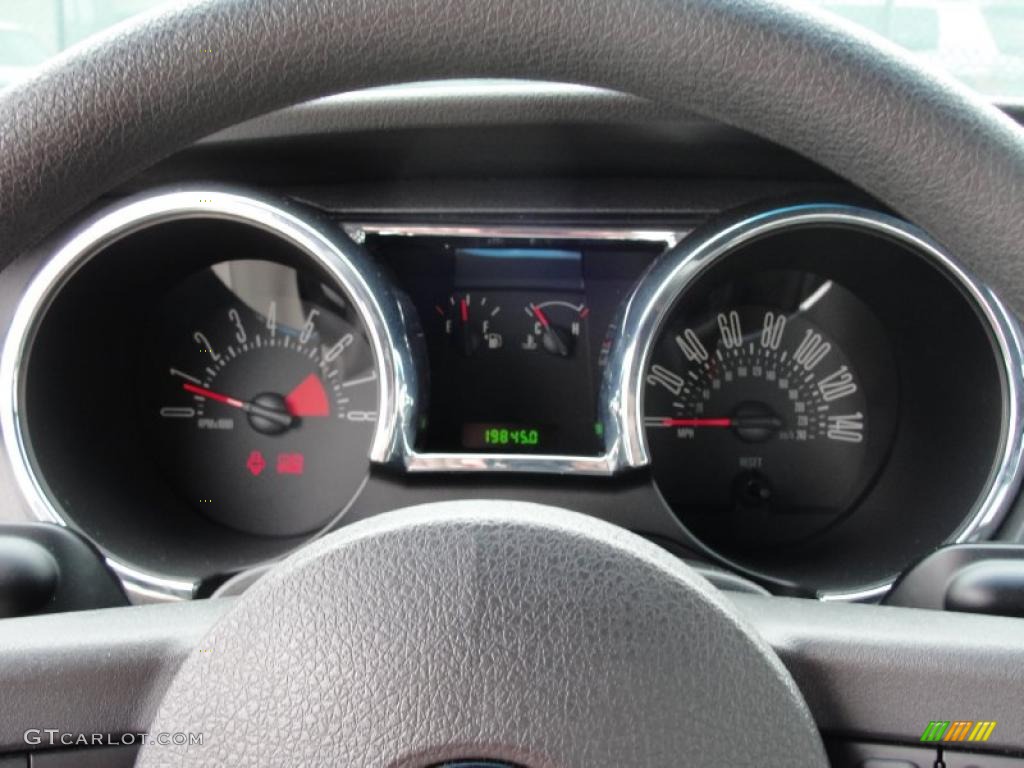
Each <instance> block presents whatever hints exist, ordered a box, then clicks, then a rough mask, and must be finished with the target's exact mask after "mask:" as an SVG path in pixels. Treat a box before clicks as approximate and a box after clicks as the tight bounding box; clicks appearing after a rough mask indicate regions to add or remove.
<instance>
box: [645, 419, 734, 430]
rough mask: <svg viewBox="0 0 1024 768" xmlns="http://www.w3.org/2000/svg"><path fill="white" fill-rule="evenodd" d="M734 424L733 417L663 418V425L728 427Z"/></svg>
mask: <svg viewBox="0 0 1024 768" xmlns="http://www.w3.org/2000/svg"><path fill="white" fill-rule="evenodd" d="M732 425H733V422H732V419H671V418H669V419H662V420H661V426H663V427H719V428H728V427H731V426H732Z"/></svg>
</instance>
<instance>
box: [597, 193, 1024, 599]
mask: <svg viewBox="0 0 1024 768" xmlns="http://www.w3.org/2000/svg"><path fill="white" fill-rule="evenodd" d="M815 224H834V225H840V226H846V227H851V228H855V229H860V230H862V231H867V232H869V233H873V234H876V235H883V236H886V237H889V238H890V239H893V240H895V241H896V242H898V243H901V244H903V245H904V246H907V247H909V248H910V250H912V251H914V252H915V253H917V254H918V255H919V256H921V257H923V258H925V259H927V260H928V261H929V262H930V263H932V265H933V266H935V267H937V268H938V269H939V270H940V271H941V272H942V273H943V274H945V275H946V276H947V277H948V278H950V279H951V280H952V281H953V282H954V283H955V284H956V285H957V286H958V287H959V288H960V289H961V290H962V291H963V292H964V293H965V295H966V297H967V298H968V299H969V300H970V301H971V303H972V304H973V305H974V306H975V309H976V310H977V311H978V312H979V314H980V317H981V319H982V321H983V322H984V324H985V325H986V327H987V331H988V333H989V335H990V337H991V338H992V339H993V341H994V343H995V347H996V349H997V352H996V354H997V357H998V358H999V359H998V362H999V368H1000V370H1001V376H1002V385H1003V387H1004V392H1005V403H1004V408H1005V411H1006V413H1005V415H1004V423H1003V425H1002V428H1003V434H1002V436H1001V445H1000V449H999V457H998V460H997V461H996V463H995V464H994V467H993V470H992V472H991V473H990V475H989V479H988V481H987V483H986V485H985V487H984V489H983V490H982V491H981V493H980V494H979V496H978V500H977V501H976V502H975V505H974V507H973V508H972V510H971V512H970V514H969V515H967V516H966V518H965V519H964V521H963V523H962V524H961V525H960V527H959V528H957V530H956V531H955V532H954V533H953V534H952V535H951V536H950V537H949V538H948V539H947V541H946V543H957V544H959V543H964V542H970V541H978V540H984V539H987V538H989V537H990V536H991V535H992V534H993V533H994V532H995V530H996V529H997V527H998V526H999V524H1000V523H1001V522H1002V520H1003V518H1004V517H1005V515H1006V512H1007V511H1008V509H1009V508H1010V506H1011V505H1012V503H1013V500H1014V498H1015V496H1016V492H1017V490H1018V489H1019V487H1020V484H1021V475H1022V470H1024V422H1022V413H1021V407H1022V393H1024V353H1022V334H1021V329H1020V325H1019V324H1018V322H1017V321H1016V319H1015V318H1014V317H1013V316H1012V315H1011V314H1010V312H1009V310H1008V309H1007V307H1006V306H1005V305H1004V304H1003V302H1002V301H1001V300H1000V299H999V297H998V296H996V294H995V293H994V292H993V291H992V290H991V289H990V288H989V287H988V286H986V285H984V284H983V283H981V282H980V281H978V280H977V279H975V278H974V277H972V276H971V275H970V274H969V273H968V272H967V271H966V270H965V269H964V268H963V267H962V266H961V265H960V263H959V262H958V261H957V260H956V259H955V258H953V257H952V256H951V255H949V254H948V253H947V252H946V251H945V250H944V249H943V248H942V246H940V245H939V244H938V243H936V242H935V241H934V240H932V239H931V238H930V237H929V236H928V235H927V234H925V233H924V232H923V231H922V230H920V229H918V228H917V227H915V226H913V225H911V224H909V223H907V222H905V221H903V220H902V219H898V218H896V217H893V216H889V215H886V214H883V213H880V212H877V211H873V210H870V209H866V208H861V207H856V206H848V205H838V204H830V203H812V204H805V205H796V206H789V207H784V208H776V209H771V210H768V211H763V212H761V213H758V214H755V215H753V216H749V217H747V218H743V219H740V220H738V221H736V222H734V223H732V224H731V225H729V226H726V227H725V228H724V229H718V230H716V231H714V232H712V233H710V234H708V235H707V236H705V237H699V236H698V237H694V236H691V237H688V238H687V239H685V240H684V241H683V242H682V244H681V245H680V246H679V247H678V248H676V249H675V250H673V251H670V252H669V253H667V254H666V255H665V256H663V257H662V258H661V259H659V260H658V261H656V262H655V264H654V265H653V266H652V267H651V270H650V271H649V272H648V274H647V275H645V276H644V277H643V278H642V280H641V283H640V285H639V286H638V287H637V289H636V291H635V292H634V293H633V295H632V296H631V297H630V299H629V300H628V302H627V304H626V307H625V309H624V311H623V319H622V332H621V336H620V338H619V340H618V344H617V345H616V346H615V348H614V349H613V350H612V353H611V359H610V360H609V365H608V370H609V371H610V372H617V375H612V376H610V377H609V379H608V380H606V382H605V387H606V389H605V393H604V397H605V399H606V401H607V402H608V404H609V405H608V407H609V409H610V410H612V411H613V412H614V413H616V414H617V417H618V418H617V420H618V421H619V422H620V423H623V424H625V425H627V427H626V429H625V430H624V431H623V434H622V435H621V449H622V451H623V456H622V461H623V463H624V464H625V465H626V466H629V467H644V466H648V465H650V463H651V459H650V452H649V450H648V446H647V436H646V433H645V430H644V428H643V391H644V371H645V370H646V369H647V365H648V363H649V361H650V358H651V355H652V354H653V347H654V343H655V340H656V339H657V335H658V333H659V331H660V330H661V328H662V327H663V325H664V323H665V322H666V321H667V319H668V317H669V315H670V314H671V312H672V310H673V308H674V307H675V305H676V302H677V300H678V299H679V297H680V296H682V295H683V293H684V292H685V291H686V290H687V289H688V288H690V287H691V286H692V285H693V283H694V282H695V281H696V280H697V279H698V278H699V277H700V276H701V275H703V274H704V273H705V271H706V270H707V269H708V268H709V267H710V266H711V265H712V264H714V263H716V262H717V261H718V260H719V259H720V258H722V257H725V256H727V255H728V254H730V253H732V252H734V251H735V250H736V249H737V248H739V247H741V246H743V245H745V244H746V243H748V242H751V241H752V240H754V239H757V238H761V237H764V236H765V235H768V234H772V233H776V232H779V231H782V230H786V229H790V228H793V227H800V226H807V225H815ZM892 584H893V582H892V581H884V582H878V583H873V584H867V585H864V586H863V587H861V588H857V589H852V590H843V591H835V592H832V591H823V592H819V594H818V597H819V598H820V599H822V600H839V601H864V600H874V599H878V598H880V597H882V596H884V595H885V594H886V593H887V592H888V591H889V590H890V589H891V587H892Z"/></svg>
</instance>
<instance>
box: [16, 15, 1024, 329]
mask: <svg viewBox="0 0 1024 768" xmlns="http://www.w3.org/2000/svg"><path fill="white" fill-rule="evenodd" d="M89 46H91V47H85V48H81V49H78V50H75V51H72V52H69V53H68V54H66V55H65V56H64V57H62V58H60V59H58V60H57V61H56V62H55V63H54V64H52V65H51V66H50V67H49V68H47V69H46V70H45V71H44V72H43V73H42V74H40V75H39V76H38V77H37V78H35V79H34V80H31V81H28V82H26V83H24V84H22V85H20V86H18V87H15V88H13V89H10V90H8V91H6V92H5V93H4V94H3V95H2V96H0V212H2V213H0V241H2V242H3V243H4V244H5V254H4V259H5V260H10V259H11V258H13V257H14V256H15V255H16V254H17V253H18V252H19V251H21V250H22V248H24V247H25V246H26V245H27V244H28V243H30V242H31V241H33V240H35V239H37V238H38V237H40V236H41V235H42V234H43V233H45V232H46V231H47V230H49V229H51V228H52V227H53V226H54V225H56V224H57V223H59V221H61V220H62V219H64V218H66V217H67V216H69V215H70V214H72V213H73V212H74V211H76V210H77V209H78V208H80V207H81V206H82V205H84V204H86V203H87V202H88V201H90V200H92V199H93V198H95V197H96V196H97V195H98V194H100V193H102V192H103V191H105V190H107V189H109V188H110V187H111V186H112V185H114V184H115V183H116V182H118V181H122V180H124V179H126V178H128V177H129V176H130V175H131V174H133V173H134V172H137V171H139V170H141V169H142V168H144V167H146V166H147V165H149V164H150V163H152V162H153V161H154V160H156V159H158V158H160V157H163V156H166V155H167V154H169V153H171V152H173V151H174V150H176V149H178V148H181V147H183V146H185V145H187V144H189V143H191V142H193V141H195V140H197V139H199V138H201V137H203V136H206V135H209V134H211V133H213V132H215V131H217V130H220V129H223V128H225V127H227V126H229V125H232V124H235V123H237V122H239V121H242V120H244V119H247V118H251V117H253V116H255V115H259V114H262V113H265V112H268V111H271V110H273V109H277V108H280V107H283V106H286V105H288V104H291V103H297V102H300V101H304V100H307V99H310V98H313V97H316V96H322V95H325V94H328V93H333V92H338V91H342V90H346V89H352V88H357V87H365V86H371V85H380V84H386V83H393V82H401V81H408V80H423V79H437V78H444V77H467V76H488V77H521V78H527V79H546V80H560V81H569V82H577V83H584V84H591V85H598V86H603V87H608V88H612V89H615V90H619V91H623V92H628V93H633V94H637V95H639V96H643V97H646V98H650V99H652V100H655V101H662V102H669V103H674V104H676V105H685V106H686V107H687V108H690V109H693V110H694V111H695V112H697V113H699V114H704V115H707V116H711V117H714V118H718V119H721V120H722V121H724V122H726V123H730V124H733V125H737V126H740V127H743V128H745V129H749V130H751V131H753V132H754V133H757V134H759V135H762V136H764V137H767V138H770V139H773V140H775V141H778V142H779V143H781V144H783V145H785V146H788V147H790V148H793V149H795V150H797V151H799V152H801V153H803V154H806V155H807V156H809V157H811V158H813V159H815V160H817V161H819V162H821V163H822V164H823V165H825V166H826V167H828V168H830V169H831V170H834V171H836V172H837V173H839V174H840V175H843V176H845V177H847V178H848V179H850V180H851V181H853V182H854V183H856V184H858V185H860V186H862V187H863V188H865V189H866V190H868V191H869V192H871V193H873V194H875V195H877V196H878V197H879V198H880V199H881V200H882V201H884V202H886V203H888V204H891V205H892V206H893V207H894V208H895V209H896V210H897V211H898V212H900V213H901V214H903V215H905V216H906V217H907V218H909V219H911V220H912V221H915V222H916V223H918V224H920V225H921V226H923V227H924V228H925V229H927V230H929V231H930V232H931V234H932V235H933V236H935V237H936V238H938V239H939V240H940V241H942V242H944V243H945V244H946V245H947V246H948V247H949V248H951V249H952V251H953V252H954V253H956V254H957V255H958V256H959V257H960V258H961V259H963V260H964V261H965V262H966V263H967V264H968V265H969V266H970V267H971V268H972V269H974V270H975V271H976V272H977V273H978V274H979V275H980V276H981V277H982V278H984V279H986V280H988V281H989V282H991V283H992V284H993V285H994V286H995V287H996V288H999V289H1002V290H1003V292H1004V295H1005V296H1007V298H1008V299H1009V300H1010V302H1011V303H1012V304H1014V306H1015V307H1017V308H1018V309H1019V308H1021V307H1022V306H1024V265H1022V264H1021V261H1020V259H1019V258H1018V249H1019V244H1020V242H1022V241H1024V216H1021V215H1020V214H1021V202H1020V201H1021V200H1022V199H1024V196H1022V192H1024V140H1022V138H1021V136H1022V134H1021V131H1020V129H1019V128H1018V127H1016V126H1015V125H1014V124H1013V123H1012V121H1010V120H1009V119H1008V118H1006V117H1005V116H1004V115H1002V114H1001V113H999V112H998V111H997V110H996V109H995V108H993V107H991V106H990V105H987V104H985V103H983V102H982V101H981V100H980V99H978V98H976V97H974V96H972V95H971V94H970V93H969V92H967V91H966V90H964V89H961V88H960V87H959V86H957V85H955V84H953V83H952V81H947V80H942V79H940V78H939V77H938V76H935V75H929V74H928V73H926V72H924V71H923V70H920V69H918V68H917V67H916V65H914V64H912V63H911V62H910V60H909V59H908V58H905V57H903V56H902V55H901V54H899V53H898V52H897V51H896V50H895V49H894V48H889V47H884V44H882V43H881V42H877V41H876V43H872V42H870V41H869V40H868V39H867V38H863V37H858V36H856V35H855V34H854V33H853V32H850V31H845V30H842V29H840V28H837V27H834V26H830V25H829V23H828V22H826V21H824V20H823V19H822V18H819V17H815V16H813V15H812V12H811V11H809V10H807V11H805V10H795V9H793V8H792V7H790V6H787V5H785V4H783V3H781V2H765V1H764V0H757V1H755V0H680V1H679V2H671V3H667V2H655V1H654V0H628V1H627V2H621V0H595V2H591V3H585V4H580V3H561V2H556V3H550V2H545V1H544V0H513V1H512V2H504V1H503V2H479V1H478V0H457V1H456V2H451V0H420V1H417V2H413V1H412V0H385V1H384V2H374V3H370V2H365V1H363V0H333V1H332V0H254V1H251V0H220V1H218V2H194V3H188V4H184V5H181V6H176V7H174V8H172V9H169V10H166V11H163V12H161V13H158V14H155V15H153V16H151V17H149V18H148V19H145V20H143V21H140V22H138V23H136V24H134V25H129V26H125V27H121V28H119V29H118V30H117V31H115V32H114V33H112V34H111V36H109V37H107V38H106V39H104V40H101V41H99V42H96V43H91V44H89Z"/></svg>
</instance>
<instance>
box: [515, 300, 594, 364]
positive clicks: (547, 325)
mask: <svg viewBox="0 0 1024 768" xmlns="http://www.w3.org/2000/svg"><path fill="white" fill-rule="evenodd" d="M524 310H525V312H526V315H527V316H528V317H529V318H530V320H531V321H532V324H531V326H530V330H529V331H528V332H527V334H526V337H525V338H524V339H523V342H522V345H521V346H522V348H523V349H524V350H525V351H527V352H533V351H535V350H542V351H544V352H547V353H548V354H551V355H555V356H556V357H572V355H573V353H574V352H575V350H576V346H577V342H578V340H579V338H580V334H581V333H582V332H583V323H584V321H585V320H586V319H587V316H588V315H589V314H590V309H589V308H588V307H586V306H585V305H584V304H582V303H580V304H573V303H572V302H570V301H555V300H552V301H543V302H536V303H535V302H530V303H529V304H527V305H526V307H525V308H524Z"/></svg>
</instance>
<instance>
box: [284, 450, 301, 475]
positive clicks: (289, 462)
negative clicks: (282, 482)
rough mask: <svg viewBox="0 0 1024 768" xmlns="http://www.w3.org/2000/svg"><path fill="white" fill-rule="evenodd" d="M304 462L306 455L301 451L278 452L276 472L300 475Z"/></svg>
mask: <svg viewBox="0 0 1024 768" xmlns="http://www.w3.org/2000/svg"><path fill="white" fill-rule="evenodd" d="M305 463H306V457H305V456H303V455H302V454H301V453H279V454H277V474H279V475H301V474H302V470H303V468H304V466H305Z"/></svg>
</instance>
